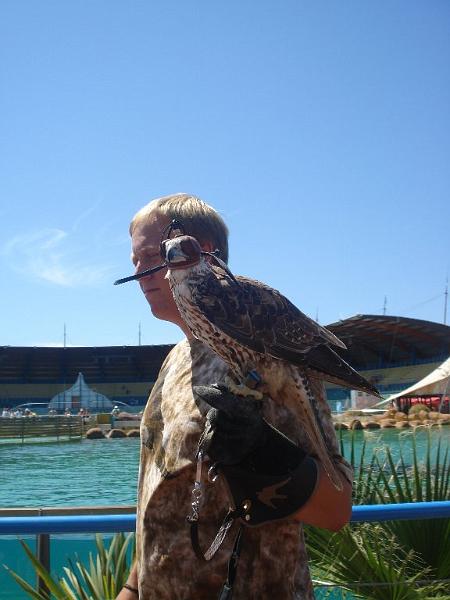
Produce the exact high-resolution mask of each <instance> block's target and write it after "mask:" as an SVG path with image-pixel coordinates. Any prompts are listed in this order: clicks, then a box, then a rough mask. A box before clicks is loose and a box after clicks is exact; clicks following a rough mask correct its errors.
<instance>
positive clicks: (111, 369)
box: [0, 315, 450, 408]
mask: <svg viewBox="0 0 450 600" xmlns="http://www.w3.org/2000/svg"><path fill="white" fill-rule="evenodd" d="M327 327H328V329H330V330H331V331H332V332H333V333H334V334H335V335H337V336H338V337H339V338H340V339H341V340H342V341H343V342H344V343H345V344H346V345H347V350H339V353H340V354H341V355H342V357H343V358H344V359H345V360H346V361H347V362H349V363H350V364H351V365H352V366H353V367H354V368H355V369H357V370H358V371H360V372H362V374H363V375H364V376H365V377H367V379H368V380H369V381H371V382H372V383H373V384H375V385H376V386H377V387H378V389H379V390H380V392H381V393H382V394H383V395H385V396H387V395H390V394H392V393H395V392H397V391H400V390H401V389H403V388H405V387H406V386H408V385H412V384H413V383H415V382H416V381H418V380H419V379H421V378H422V377H424V376H425V375H427V374H428V373H430V372H431V371H432V370H433V369H434V368H436V367H437V366H438V365H439V364H440V363H441V362H442V361H443V360H445V359H446V358H447V357H448V356H449V355H450V327H449V326H447V325H442V324H439V323H433V322H430V321H422V320H418V319H409V318H405V317H393V316H385V315H356V316H354V317H351V318H349V319H345V320H342V321H339V322H337V323H332V324H331V325H327ZM171 348H172V346H170V345H158V346H156V345H155V346H106V347H77V348H72V347H67V348H47V347H45V348H38V347H13V346H3V347H1V348H0V407H5V406H16V405H18V404H22V403H24V402H49V401H50V399H51V398H52V397H53V396H55V395H56V394H58V393H60V392H63V391H64V390H67V389H69V388H70V387H71V386H72V385H73V384H74V383H75V381H76V379H77V377H78V374H79V373H82V374H83V376H84V378H85V380H86V383H87V384H88V385H89V387H90V388H92V389H93V390H94V391H95V392H97V393H99V394H103V395H105V396H107V397H108V398H109V399H111V401H112V402H113V403H114V402H115V401H121V402H125V403H127V404H129V405H131V406H136V407H138V406H139V407H141V406H143V405H144V404H145V402H146V400H147V397H148V393H149V391H150V389H151V387H152V385H153V383H154V381H155V379H156V377H157V374H158V371H159V368H160V366H161V364H162V362H163V360H164V358H165V357H166V356H167V354H168V352H169V351H170V349H171ZM327 393H328V399H329V401H330V403H331V406H332V408H335V407H336V404H337V403H338V402H339V403H340V404H341V406H342V408H345V407H347V406H349V405H350V402H351V400H350V392H349V390H345V389H340V388H338V387H336V386H332V385H330V386H327Z"/></svg>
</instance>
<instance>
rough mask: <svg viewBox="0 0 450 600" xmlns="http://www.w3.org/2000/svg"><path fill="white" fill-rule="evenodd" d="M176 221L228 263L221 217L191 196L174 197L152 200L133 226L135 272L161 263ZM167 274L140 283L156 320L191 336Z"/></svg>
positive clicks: (162, 272) (142, 280) (225, 234)
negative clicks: (162, 245)
mask: <svg viewBox="0 0 450 600" xmlns="http://www.w3.org/2000/svg"><path fill="white" fill-rule="evenodd" d="M174 219H176V220H177V221H180V222H181V223H182V224H183V227H184V232H185V233H186V234H187V235H192V236H193V237H195V238H196V239H197V240H198V241H199V243H200V245H201V246H202V248H203V250H207V251H212V250H215V249H216V248H217V249H219V250H220V255H219V256H220V258H221V259H222V260H223V261H224V262H226V261H227V260H228V229H227V226H226V225H225V223H224V221H223V220H222V218H221V217H220V215H219V214H218V213H217V212H216V211H215V210H214V209H213V208H212V207H211V206H209V205H208V204H206V203H205V202H203V201H202V200H200V198H197V197H195V196H191V195H189V194H174V195H172V196H164V197H163V198H158V199H156V200H153V201H152V202H150V203H149V204H147V205H146V206H144V207H143V208H141V210H140V211H138V212H137V213H136V215H135V216H134V217H133V220H132V221H131V224H130V235H131V244H132V257H131V258H132V261H133V264H134V265H135V268H136V272H140V271H144V270H146V269H149V268H151V267H154V266H156V265H158V264H159V263H161V260H162V259H161V257H160V253H159V244H160V242H161V236H162V234H163V232H164V229H165V228H166V227H167V226H168V225H169V224H170V223H171V221H172V220H174ZM165 275H166V270H165V269H164V270H162V271H158V272H157V273H153V274H152V275H149V276H148V277H144V278H143V279H140V280H139V284H140V286H141V289H142V291H143V292H144V295H145V297H146V299H147V302H148V303H149V304H150V308H151V310H152V312H153V314H154V316H155V317H157V318H159V319H164V320H166V321H171V322H172V323H175V324H177V325H179V326H180V327H181V328H182V329H183V331H184V332H185V333H187V334H188V333H189V332H188V331H187V329H186V326H185V324H184V322H183V320H182V319H181V317H180V314H179V312H178V309H177V307H176V305H175V301H174V299H173V296H172V292H171V291H170V287H169V282H168V281H167V279H165Z"/></svg>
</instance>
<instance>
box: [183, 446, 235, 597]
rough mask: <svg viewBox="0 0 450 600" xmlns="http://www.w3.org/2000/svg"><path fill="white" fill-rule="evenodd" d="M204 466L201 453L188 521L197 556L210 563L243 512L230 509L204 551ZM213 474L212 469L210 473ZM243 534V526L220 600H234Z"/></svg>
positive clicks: (212, 479) (215, 477) (213, 479)
mask: <svg viewBox="0 0 450 600" xmlns="http://www.w3.org/2000/svg"><path fill="white" fill-rule="evenodd" d="M202 465H203V453H202V452H201V451H200V452H199V453H198V455H197V472H196V477H195V483H194V487H193V489H192V503H191V507H192V512H191V514H190V515H188V517H187V518H186V520H187V522H188V523H189V524H190V532H191V544H192V548H193V550H194V552H195V555H196V556H197V558H199V559H200V560H202V561H206V562H208V561H210V560H211V559H212V558H213V557H214V556H215V554H216V553H217V551H218V550H219V548H220V547H221V546H222V544H223V541H224V540H225V537H226V535H227V533H228V531H229V530H230V528H231V526H232V525H233V522H234V521H235V519H238V518H239V517H241V516H242V511H241V510H233V509H231V508H230V509H229V511H228V512H227V514H226V515H225V518H224V520H223V521H222V524H221V526H220V528H219V530H218V532H217V533H216V535H215V537H214V539H213V541H212V543H211V544H210V546H209V548H208V549H207V550H206V551H203V550H202V548H201V546H200V540H199V535H198V520H199V515H200V508H201V503H202V497H203V492H202V487H203V486H202ZM211 472H212V468H211V469H210V473H211ZM210 473H209V475H210ZM215 479H217V474H215V475H214V478H211V481H212V482H214V481H215ZM243 533H244V528H243V525H241V526H240V527H239V530H238V532H237V535H236V538H235V540H234V545H233V550H232V552H231V555H230V558H229V559H228V570H227V580H226V581H225V583H224V584H223V587H222V590H221V591H220V594H219V596H218V600H232V597H233V586H234V582H235V579H236V573H237V568H238V564H239V558H240V555H241V549H242V538H243Z"/></svg>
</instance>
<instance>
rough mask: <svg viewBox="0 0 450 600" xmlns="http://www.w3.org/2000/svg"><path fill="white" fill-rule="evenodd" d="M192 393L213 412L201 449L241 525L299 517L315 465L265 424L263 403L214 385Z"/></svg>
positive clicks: (309, 491)
mask: <svg viewBox="0 0 450 600" xmlns="http://www.w3.org/2000/svg"><path fill="white" fill-rule="evenodd" d="M193 393H194V396H195V397H196V399H199V400H203V401H204V402H206V403H208V404H209V405H211V406H212V407H213V408H212V409H211V410H209V411H208V414H207V416H206V426H205V430H204V432H203V434H202V436H201V437H200V441H199V450H201V451H202V452H204V453H205V454H207V455H208V456H209V458H210V459H211V461H212V462H213V463H216V464H215V468H216V469H217V471H218V472H219V473H220V474H222V475H223V477H224V481H225V483H226V485H227V488H228V491H229V494H230V496H231V499H232V501H233V508H235V509H236V510H237V511H238V512H240V513H241V514H240V517H241V518H242V519H243V521H244V522H245V523H246V524H248V525H253V526H256V525H261V524H263V523H265V522H268V521H274V520H278V519H284V518H286V517H289V516H291V515H293V514H294V513H296V512H297V511H298V510H299V509H300V508H301V507H302V506H303V505H304V504H305V503H306V502H307V501H308V500H309V498H310V497H311V495H312V494H313V492H314V490H315V487H316V483H317V478H318V466H317V463H316V461H315V460H314V459H313V458H312V457H311V456H310V455H308V454H307V453H306V452H304V451H303V450H302V449H301V448H299V447H298V446H296V445H295V444H294V443H293V442H292V441H291V440H290V439H289V438H287V437H286V436H285V435H283V434H282V433H281V432H280V431H278V429H276V428H275V427H272V426H271V425H269V423H267V421H265V420H264V418H263V416H262V403H261V402H258V401H255V400H253V399H251V400H249V399H246V398H242V397H239V396H235V395H234V394H233V393H232V392H230V391H229V389H228V388H227V387H226V386H223V385H216V384H213V385H209V386H194V387H193Z"/></svg>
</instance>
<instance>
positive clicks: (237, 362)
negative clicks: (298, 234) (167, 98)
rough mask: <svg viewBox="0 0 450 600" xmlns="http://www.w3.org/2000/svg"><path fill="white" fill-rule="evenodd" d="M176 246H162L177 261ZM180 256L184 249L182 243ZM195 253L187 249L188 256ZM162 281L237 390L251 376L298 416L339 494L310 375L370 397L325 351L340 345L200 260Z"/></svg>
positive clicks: (253, 287) (253, 286)
mask: <svg viewBox="0 0 450 600" xmlns="http://www.w3.org/2000/svg"><path fill="white" fill-rule="evenodd" d="M181 239H182V238H179V239H174V240H170V241H169V242H168V243H169V246H170V248H171V250H172V251H175V254H178V255H182V254H183V252H180V244H182V243H183V242H182V241H181ZM186 249H187V250H189V249H190V246H189V244H186V243H185V244H184V246H183V251H184V252H186ZM196 249H197V248H196V246H195V243H193V244H192V252H193V253H195V252H196ZM168 278H169V282H170V285H171V289H172V293H173V295H174V298H175V301H176V303H177V306H178V309H179V311H180V313H181V315H182V317H183V319H184V321H185V322H186V324H187V325H188V326H189V328H190V330H191V331H192V333H193V334H194V335H195V337H196V338H197V339H199V340H201V341H202V342H204V343H205V344H207V345H208V346H209V347H210V348H211V349H212V350H214V352H216V353H217V354H218V355H219V356H220V357H221V358H222V359H223V360H224V361H225V362H226V363H227V364H228V366H229V368H230V371H229V374H230V375H231V376H232V377H233V379H234V380H235V381H237V382H243V381H244V380H245V378H246V375H247V373H248V372H249V371H252V370H256V371H257V372H258V373H259V375H260V376H261V377H262V380H263V386H262V387H261V390H262V391H263V392H264V393H265V394H266V395H267V396H269V397H270V398H272V399H273V401H274V402H276V403H278V404H283V405H285V406H287V407H289V408H291V409H292V410H295V411H296V412H298V413H299V417H300V418H301V421H302V424H303V427H304V429H305V431H306V432H307V434H308V438H309V446H310V449H311V451H312V452H313V453H314V454H315V455H316V456H317V457H318V458H319V460H320V461H321V463H322V465H323V467H324V469H325V471H326V472H327V474H328V476H329V477H330V479H331V481H333V483H334V485H335V486H336V487H337V488H338V489H340V488H341V485H342V484H341V481H340V478H339V475H338V474H337V473H336V469H335V467H334V465H333V463H332V461H331V460H330V457H329V454H328V452H327V448H326V446H325V443H324V439H323V432H322V431H321V424H320V421H318V418H317V401H316V398H315V397H314V394H313V393H312V386H311V384H310V375H311V374H312V375H316V376H317V377H320V378H322V379H325V378H327V376H330V377H332V378H333V379H334V380H336V379H339V380H341V381H342V382H343V383H344V385H346V386H348V387H352V388H358V389H364V390H369V389H370V390H371V391H372V392H373V388H372V386H371V385H370V384H369V383H368V382H367V381H366V380H365V379H364V378H363V377H361V376H360V375H359V374H358V373H356V371H354V370H353V369H352V368H351V367H350V366H349V365H347V363H345V362H344V361H343V360H342V359H341V358H340V357H339V356H338V355H337V354H336V353H335V352H334V350H333V349H332V348H331V346H332V345H334V346H341V347H342V346H343V344H342V342H340V341H339V340H338V339H337V338H336V337H335V336H334V335H333V334H332V333H331V332H329V331H328V330H326V329H325V328H323V327H321V326H320V325H318V324H317V323H315V322H314V321H312V320H311V319H309V317H307V316H306V315H304V314H303V313H302V312H301V311H300V310H298V309H297V308H296V307H295V306H294V305H293V304H292V303H291V302H290V301H289V300H287V298H285V297H284V296H283V295H282V294H280V293H279V292H277V291H276V290H274V289H272V288H270V287H268V286H266V285H265V284H263V283H260V282H258V281H254V280H250V279H247V278H244V277H239V276H237V277H235V276H233V275H232V274H231V273H230V272H229V271H228V270H227V267H226V266H225V265H223V267H222V266H220V265H219V266H217V265H212V264H211V263H210V262H209V260H208V259H207V258H205V257H204V256H201V257H200V258H199V260H198V261H197V262H195V264H190V263H189V262H187V263H186V264H185V265H183V263H177V264H176V265H174V268H172V265H171V264H170V263H169V271H168ZM269 420H270V419H269Z"/></svg>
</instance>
